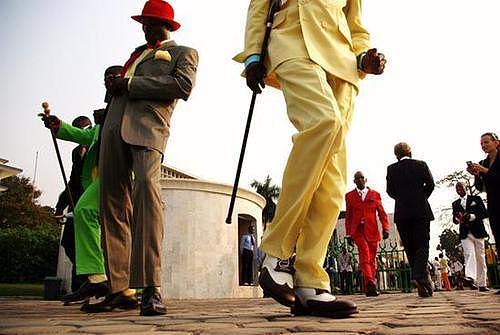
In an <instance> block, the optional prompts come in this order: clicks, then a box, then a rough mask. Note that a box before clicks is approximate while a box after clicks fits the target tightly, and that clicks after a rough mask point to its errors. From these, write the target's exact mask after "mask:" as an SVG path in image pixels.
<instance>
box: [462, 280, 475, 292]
mask: <svg viewBox="0 0 500 335" xmlns="http://www.w3.org/2000/svg"><path fill="white" fill-rule="evenodd" d="M463 283H464V286H467V287H469V288H470V289H471V290H477V285H476V281H475V280H474V279H472V278H471V277H465V278H464V280H463Z"/></svg>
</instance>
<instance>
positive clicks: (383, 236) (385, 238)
mask: <svg viewBox="0 0 500 335" xmlns="http://www.w3.org/2000/svg"><path fill="white" fill-rule="evenodd" d="M382 238H383V239H384V240H387V239H388V238H389V232H388V231H387V230H384V231H383V232H382Z"/></svg>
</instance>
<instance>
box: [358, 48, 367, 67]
mask: <svg viewBox="0 0 500 335" xmlns="http://www.w3.org/2000/svg"><path fill="white" fill-rule="evenodd" d="M365 56H366V52H362V53H360V54H359V55H358V57H357V58H358V70H359V71H362V72H365V70H364V68H363V58H365Z"/></svg>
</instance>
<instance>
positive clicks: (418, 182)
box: [387, 142, 434, 297]
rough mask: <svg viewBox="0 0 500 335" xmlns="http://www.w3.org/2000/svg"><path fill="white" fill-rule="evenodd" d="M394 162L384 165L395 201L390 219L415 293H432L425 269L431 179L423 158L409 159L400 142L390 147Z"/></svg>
mask: <svg viewBox="0 0 500 335" xmlns="http://www.w3.org/2000/svg"><path fill="white" fill-rule="evenodd" d="M394 154H395V155H396V158H397V159H398V161H397V162H396V163H394V164H391V165H389V167H388V168H387V193H388V194H389V196H390V197H391V198H393V199H394V200H396V205H395V209H394V222H395V223H396V226H397V228H398V231H399V235H400V237H401V241H402V242H403V246H404V248H405V251H406V256H407V257H408V261H409V263H410V267H411V270H412V277H413V279H414V280H415V281H416V283H417V288H418V295H419V296H421V297H430V296H432V284H431V281H430V278H429V271H428V269H427V260H428V258H429V239H430V221H432V220H434V215H433V214H432V210H431V206H430V205H429V202H428V201H427V199H428V198H429V196H430V195H431V193H432V191H433V190H434V179H433V178H432V174H431V172H430V171H429V168H428V167H427V164H426V163H425V162H424V161H419V160H415V159H412V158H411V148H410V146H409V145H408V144H406V143H404V142H401V143H398V144H396V145H395V146H394Z"/></svg>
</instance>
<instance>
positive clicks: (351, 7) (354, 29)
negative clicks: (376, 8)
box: [344, 0, 370, 56]
mask: <svg viewBox="0 0 500 335" xmlns="http://www.w3.org/2000/svg"><path fill="white" fill-rule="evenodd" d="M344 14H345V16H346V18H347V24H348V26H349V30H350V31H351V39H352V45H353V48H354V53H355V54H356V56H357V55H359V54H361V53H362V52H365V51H367V50H368V49H370V33H368V30H366V28H365V27H364V26H363V24H362V23H361V0H348V1H347V5H346V6H345V7H344Z"/></svg>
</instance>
